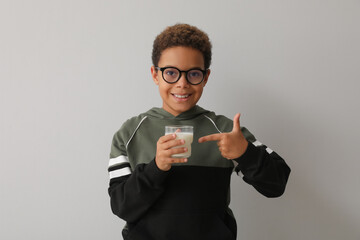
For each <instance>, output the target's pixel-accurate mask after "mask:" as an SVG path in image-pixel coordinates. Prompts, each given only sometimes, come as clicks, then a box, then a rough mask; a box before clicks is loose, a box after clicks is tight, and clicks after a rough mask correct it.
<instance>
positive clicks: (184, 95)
mask: <svg viewBox="0 0 360 240" xmlns="http://www.w3.org/2000/svg"><path fill="white" fill-rule="evenodd" d="M171 95H173V96H174V97H175V98H177V99H180V100H185V99H188V98H189V97H190V96H191V94H174V93H172V94H171Z"/></svg>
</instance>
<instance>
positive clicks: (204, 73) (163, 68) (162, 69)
mask: <svg viewBox="0 0 360 240" xmlns="http://www.w3.org/2000/svg"><path fill="white" fill-rule="evenodd" d="M168 68H174V69H176V70H178V71H179V73H180V74H179V77H178V79H177V80H176V81H175V82H168V81H166V80H165V78H164V70H166V69H168ZM155 69H157V70H160V71H161V72H162V74H161V76H162V78H163V79H164V81H165V82H167V83H169V84H173V83H176V82H178V81H179V80H180V78H181V75H182V73H185V79H186V81H187V82H188V83H190V84H191V85H199V84H200V83H202V82H203V81H204V79H205V75H206V72H207V69H206V70H202V69H201V68H192V69H189V70H187V71H181V70H180V69H178V68H177V67H162V68H161V67H155ZM193 70H199V71H200V72H202V73H203V78H202V79H201V81H200V82H199V83H195V84H194V83H192V82H190V81H189V79H188V73H189V72H191V71H193Z"/></svg>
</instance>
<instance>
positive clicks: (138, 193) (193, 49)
mask: <svg viewBox="0 0 360 240" xmlns="http://www.w3.org/2000/svg"><path fill="white" fill-rule="evenodd" d="M152 60H153V66H152V67H151V75H152V78H153V80H154V82H155V84H156V85H158V88H159V92H160V96H161V98H162V101H163V105H162V108H152V109H150V110H149V111H147V112H145V113H142V114H140V115H139V116H137V117H133V118H131V119H129V120H127V121H126V122H125V123H124V124H123V126H122V127H121V128H120V130H119V131H118V132H117V133H115V135H114V138H113V142H112V147H111V153H110V163H109V169H108V170H109V175H110V186H109V195H110V198H111V208H112V211H113V213H114V214H116V215H117V216H119V217H120V218H122V219H124V220H125V221H126V223H127V224H126V226H125V228H124V229H123V232H122V233H123V237H124V239H125V240H127V239H134V240H165V239H166V240H169V239H170V240H174V239H175V240H176V239H179V240H189V239H194V240H195V239H196V240H210V239H213V240H233V239H236V229H237V228H236V222H235V219H234V216H233V214H232V212H231V210H230V208H229V203H230V191H229V190H230V177H231V174H232V172H233V171H234V170H235V171H236V173H239V171H241V172H242V174H243V175H244V176H243V179H244V181H245V182H247V183H249V184H251V185H252V186H253V187H254V188H255V189H256V190H257V191H259V192H260V193H261V194H263V195H265V196H267V197H278V196H280V195H282V193H283V192H284V190H285V185H286V183H287V179H288V176H289V173H290V169H289V167H288V166H287V165H286V163H285V162H284V160H283V159H282V158H281V157H280V156H279V155H277V154H276V153H275V152H273V151H272V150H271V149H269V148H267V147H266V146H265V145H263V144H261V143H260V142H259V141H257V140H256V139H255V137H254V136H253V135H252V134H251V133H250V132H249V131H248V130H247V129H246V128H244V127H240V123H239V118H240V114H236V115H235V117H234V120H233V121H231V120H230V119H228V118H226V117H224V116H219V115H216V114H215V113H214V112H210V111H207V110H205V109H203V108H201V107H199V106H197V105H196V103H197V102H198V101H199V99H200V97H201V94H202V91H203V88H204V86H205V84H206V83H207V81H208V79H209V75H210V69H209V66H210V62H211V43H210V41H209V38H208V36H207V35H206V33H204V32H202V31H201V30H199V29H198V28H196V27H193V26H190V25H187V24H176V25H174V26H171V27H168V28H166V29H165V30H164V31H163V32H162V33H161V34H159V35H158V36H157V37H156V39H155V41H154V45H153V53H152ZM165 125H191V126H193V127H194V142H193V143H192V154H191V157H190V158H189V159H186V158H172V157H171V156H172V155H173V154H177V153H184V152H186V151H187V149H186V148H183V147H179V146H181V145H183V143H184V142H183V140H179V139H176V135H175V134H170V135H166V136H164V129H165ZM174 147H178V148H174Z"/></svg>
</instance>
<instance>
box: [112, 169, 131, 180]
mask: <svg viewBox="0 0 360 240" xmlns="http://www.w3.org/2000/svg"><path fill="white" fill-rule="evenodd" d="M129 174H131V170H130V168H129V167H125V168H121V169H118V170H114V171H111V172H109V177H110V179H113V178H117V177H122V176H126V175H129Z"/></svg>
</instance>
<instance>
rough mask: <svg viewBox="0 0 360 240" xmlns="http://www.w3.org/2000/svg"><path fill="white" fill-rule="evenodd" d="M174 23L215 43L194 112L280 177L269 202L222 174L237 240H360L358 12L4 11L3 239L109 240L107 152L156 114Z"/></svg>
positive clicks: (37, 6)
mask: <svg viewBox="0 0 360 240" xmlns="http://www.w3.org/2000/svg"><path fill="white" fill-rule="evenodd" d="M177 22H185V23H190V24H193V25H196V26H198V27H199V28H201V29H203V30H204V31H206V32H207V33H208V34H209V36H210V38H211V40H212V43H213V47H214V48H213V64H212V66H211V70H212V73H211V75H210V80H209V82H208V85H207V86H206V88H205V90H204V94H203V97H202V99H201V100H200V102H199V104H200V105H201V106H202V107H204V108H208V109H211V110H214V111H216V112H217V113H218V114H224V115H226V116H228V117H229V118H232V117H233V116H234V115H235V114H236V113H237V112H241V113H242V117H241V124H242V125H244V126H246V127H248V128H249V129H250V130H251V131H252V132H253V133H254V134H255V135H256V136H257V138H258V139H259V140H260V141H261V142H263V143H266V144H267V145H268V146H269V147H271V148H272V149H274V150H276V151H277V152H278V153H279V154H280V155H282V156H283V157H284V158H285V159H286V160H287V163H288V164H289V165H290V166H291V168H292V174H291V177H290V179H289V183H288V186H287V190H286V193H285V195H284V196H282V197H281V198H278V199H266V198H265V197H263V196H261V195H260V194H258V193H257V192H256V191H255V190H254V189H253V188H252V187H251V186H249V185H247V184H246V183H244V182H243V181H242V180H241V179H240V178H238V177H237V176H236V175H234V177H233V181H232V204H231V207H232V209H233V210H234V212H235V215H236V217H237V221H238V238H239V239H247V240H258V239H268V240H279V239H280V240H303V239H309V240H313V239H316V240H339V239H344V240H345V239H346V240H358V239H360V229H359V226H360V206H359V203H360V191H359V184H360V181H359V169H360V163H359V157H358V155H359V153H358V152H359V140H358V136H359V135H360V132H359V125H358V122H359V117H360V114H359V102H360V101H359V100H360V99H359V96H358V94H357V92H358V91H359V89H360V84H359V81H360V72H359V62H360V61H359V60H360V59H359V56H360V47H359V42H360V28H359V22H360V1H358V0H323V1H321V0H311V1H310V0H305V1H304V0H273V1H267V0H242V1H221V3H220V2H219V1H205V0H202V1H193V0H191V1H190V0H185V1H181V2H179V1H146V0H143V1H119V0H117V1H115V0H109V1H100V0H71V1H70V0H53V1H48V0H43V1H41V0H33V1H19V0H11V1H10V0H5V1H4V0H1V2H0V34H1V37H0V80H1V82H0V93H1V94H0V109H1V110H0V111H1V118H0V132H1V134H0V148H1V149H0V150H1V156H0V160H1V166H0V169H1V174H0V184H1V185H0V187H1V189H0V190H1V192H0V194H1V196H0V199H1V200H0V201H1V204H0V226H1V231H0V239H6V240H13V239H16V240H19V239H55V240H57V239H59V240H60V239H62V240H63V239H86V240H92V239H94V240H95V239H121V228H122V226H123V224H124V222H123V221H122V220H120V219H118V218H117V217H115V216H114V215H112V213H111V210H110V206H109V197H108V195H107V186H108V175H107V164H108V154H109V151H110V143H111V139H112V136H113V134H114V133H115V131H116V130H117V129H118V128H119V127H120V125H121V124H122V122H124V121H125V120H126V119H128V118H130V117H131V116H134V115H137V114H138V113H140V112H143V111H146V110H148V109H149V108H151V107H153V106H161V99H160V96H159V94H158V90H157V87H156V86H155V84H154V83H153V82H152V79H151V76H150V66H151V49H152V41H153V39H154V38H155V36H156V35H157V34H158V33H159V32H160V31H162V30H163V29H164V28H165V27H166V26H168V25H172V24H175V23H177Z"/></svg>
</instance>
